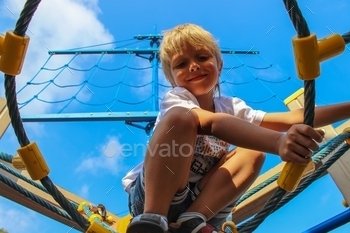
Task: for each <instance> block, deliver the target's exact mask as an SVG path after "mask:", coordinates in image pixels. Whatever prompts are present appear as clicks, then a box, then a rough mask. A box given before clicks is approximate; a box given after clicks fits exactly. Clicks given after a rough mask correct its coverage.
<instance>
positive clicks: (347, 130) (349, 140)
mask: <svg viewBox="0 0 350 233" xmlns="http://www.w3.org/2000/svg"><path fill="white" fill-rule="evenodd" d="M343 132H349V133H350V127H346V128H345V129H344V130H343ZM345 142H346V143H347V144H348V145H350V138H347V139H346V140H345Z"/></svg>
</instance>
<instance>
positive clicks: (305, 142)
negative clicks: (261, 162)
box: [190, 108, 322, 164]
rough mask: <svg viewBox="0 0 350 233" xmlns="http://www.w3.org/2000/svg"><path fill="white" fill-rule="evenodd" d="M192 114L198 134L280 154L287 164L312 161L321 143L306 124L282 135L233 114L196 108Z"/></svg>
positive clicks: (318, 137)
mask: <svg viewBox="0 0 350 233" xmlns="http://www.w3.org/2000/svg"><path fill="white" fill-rule="evenodd" d="M190 112H191V113H194V114H196V116H197V119H198V122H199V123H198V124H199V127H198V132H199V133H202V134H208V135H214V136H216V137H218V138H220V139H221V140H224V141H226V142H228V143H231V144H233V145H236V146H239V147H244V148H248V149H252V150H258V151H264V152H268V153H273V154H279V155H280V156H281V158H282V159H283V160H284V161H292V162H297V163H303V164H304V163H307V162H309V161H310V156H311V151H310V150H313V151H315V150H317V149H318V145H317V143H316V142H315V141H317V142H321V141H322V135H321V134H320V133H318V132H317V131H315V130H314V129H313V128H312V127H310V126H307V125H303V124H300V125H294V126H293V127H291V128H290V130H289V131H288V132H287V134H283V133H280V132H277V131H273V130H270V129H266V128H263V127H260V126H257V125H254V124H251V123H249V122H246V121H243V120H241V119H239V118H236V117H234V116H232V115H230V114H225V113H212V112H208V111H205V110H203V109H199V108H194V109H192V110H191V111H190ZM313 140H315V141H313ZM304 157H306V159H305V158H304Z"/></svg>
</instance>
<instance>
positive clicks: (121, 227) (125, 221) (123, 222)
mask: <svg viewBox="0 0 350 233" xmlns="http://www.w3.org/2000/svg"><path fill="white" fill-rule="evenodd" d="M131 219H132V216H131V214H128V215H126V216H124V217H122V218H120V219H119V220H118V221H117V224H116V227H115V229H116V230H117V232H126V229H127V228H128V225H129V223H130V221H131Z"/></svg>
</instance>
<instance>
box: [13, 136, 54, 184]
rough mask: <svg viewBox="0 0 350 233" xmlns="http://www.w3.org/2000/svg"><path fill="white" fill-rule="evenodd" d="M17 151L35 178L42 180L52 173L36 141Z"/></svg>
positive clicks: (31, 175)
mask: <svg viewBox="0 0 350 233" xmlns="http://www.w3.org/2000/svg"><path fill="white" fill-rule="evenodd" d="M17 152H18V154H19V156H20V157H21V159H22V161H23V163H24V164H25V166H26V168H27V171H28V173H29V175H30V177H31V178H32V179H33V180H40V179H42V178H44V177H46V176H47V175H48V174H49V173H50V169H49V167H48V166H47V164H46V162H45V159H44V157H43V156H42V154H41V152H40V151H39V148H38V146H37V145H36V143H35V142H31V143H30V144H29V145H28V146H24V147H22V148H20V149H18V150H17Z"/></svg>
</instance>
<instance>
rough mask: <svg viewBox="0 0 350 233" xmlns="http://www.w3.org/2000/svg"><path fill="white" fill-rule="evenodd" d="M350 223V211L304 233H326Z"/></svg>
mask: <svg viewBox="0 0 350 233" xmlns="http://www.w3.org/2000/svg"><path fill="white" fill-rule="evenodd" d="M348 222H350V209H347V210H346V211H344V212H342V213H340V214H338V215H336V216H334V217H332V218H330V219H328V220H326V221H324V222H322V223H320V224H318V225H316V226H314V227H312V228H310V229H308V230H306V231H304V233H324V232H329V231H331V230H334V229H336V228H338V227H340V226H342V225H344V224H346V223H348Z"/></svg>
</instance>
